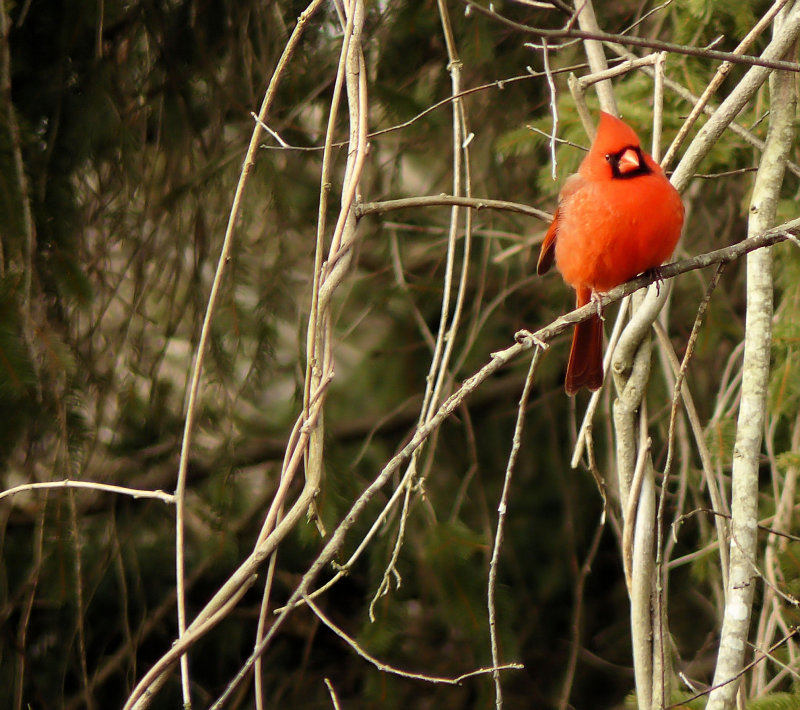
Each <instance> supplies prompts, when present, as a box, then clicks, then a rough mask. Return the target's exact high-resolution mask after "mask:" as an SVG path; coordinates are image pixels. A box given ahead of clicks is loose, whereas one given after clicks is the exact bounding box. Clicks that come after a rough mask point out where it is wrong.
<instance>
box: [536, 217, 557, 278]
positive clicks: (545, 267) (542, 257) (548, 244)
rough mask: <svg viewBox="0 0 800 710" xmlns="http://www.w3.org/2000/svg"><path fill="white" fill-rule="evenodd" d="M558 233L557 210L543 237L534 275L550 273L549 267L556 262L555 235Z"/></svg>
mask: <svg viewBox="0 0 800 710" xmlns="http://www.w3.org/2000/svg"><path fill="white" fill-rule="evenodd" d="M557 233H558V210H556V213H555V214H554V215H553V221H552V222H551V223H550V227H548V229H547V234H545V235H544V241H543V242H542V248H541V249H540V250H539V261H538V262H537V263H536V273H537V274H539V276H541V275H542V274H546V273H547V272H548V271H550V267H551V266H552V265H553V262H554V261H555V260H556V235H557Z"/></svg>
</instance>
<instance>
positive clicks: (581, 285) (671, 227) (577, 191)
mask: <svg viewBox="0 0 800 710" xmlns="http://www.w3.org/2000/svg"><path fill="white" fill-rule="evenodd" d="M682 227H683V203H682V202H681V198H680V195H679V194H678V191H677V190H676V189H675V188H674V187H673V186H672V184H671V183H670V182H669V180H667V178H666V176H665V175H664V172H663V171H662V170H661V167H660V166H659V165H658V163H656V162H655V161H654V160H653V158H652V157H651V156H650V155H648V154H647V153H646V152H644V151H643V150H642V148H641V145H640V143H639V138H638V137H637V136H636V133H635V132H634V130H633V129H632V128H631V127H630V126H628V125H627V124H626V123H624V122H623V121H621V120H620V119H618V118H616V117H614V116H612V115H611V114H609V113H601V114H600V124H599V126H598V128H597V135H596V136H595V139H594V141H593V143H592V147H591V148H590V149H589V153H588V154H587V155H586V157H585V158H584V159H583V162H582V163H581V165H580V168H579V169H578V172H577V173H576V174H575V175H571V176H570V177H569V178H567V181H566V182H565V183H564V187H563V188H562V190H561V193H560V194H559V196H558V207H557V209H556V212H555V215H553V222H552V223H551V224H550V227H549V228H548V230H547V234H545V237H544V242H543V243H542V248H541V251H540V252H539V262H538V264H537V267H536V270H537V272H538V273H539V274H544V273H545V272H547V271H548V270H549V269H550V267H551V266H552V265H553V262H555V264H556V268H558V270H559V271H560V272H561V276H562V277H563V278H564V281H565V282H566V283H568V284H569V285H570V286H572V288H574V289H575V292H576V296H577V307H580V306H584V305H586V304H587V303H589V302H590V301H592V300H596V299H598V298H599V296H598V295H597V294H599V293H602V292H605V291H609V290H611V289H612V288H614V287H615V286H619V285H620V284H622V283H625V282H626V281H628V280H630V279H632V278H633V277H634V276H636V275H638V274H641V273H642V272H645V271H649V270H652V269H657V268H658V267H659V266H661V265H662V264H663V263H664V262H665V261H666V260H667V259H668V258H669V257H670V256H671V254H672V252H673V250H674V249H675V245H676V244H677V243H678V239H679V238H680V236H681V228H682ZM602 384H603V323H602V318H601V315H600V313H599V309H598V313H596V314H594V315H593V316H592V317H591V318H589V319H588V320H585V321H582V322H580V323H578V324H576V326H575V332H574V334H573V337H572V348H571V349H570V353H569V362H568V363H567V375H566V379H565V382H564V388H565V389H566V391H567V394H570V395H571V394H575V393H576V392H578V391H579V390H580V389H581V388H582V387H587V388H589V389H590V390H596V389H598V388H599V387H600V386H601V385H602Z"/></svg>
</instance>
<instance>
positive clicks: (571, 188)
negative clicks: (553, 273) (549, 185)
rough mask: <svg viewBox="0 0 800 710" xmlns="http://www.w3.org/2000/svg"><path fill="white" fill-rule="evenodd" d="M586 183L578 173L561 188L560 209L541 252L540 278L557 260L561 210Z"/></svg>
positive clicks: (537, 270) (554, 216)
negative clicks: (557, 238) (567, 200)
mask: <svg viewBox="0 0 800 710" xmlns="http://www.w3.org/2000/svg"><path fill="white" fill-rule="evenodd" d="M585 183H586V180H585V179H584V178H583V177H582V176H581V175H578V174H577V173H576V174H575V175H570V176H569V177H568V178H567V180H566V182H565V183H564V187H562V188H561V193H560V194H559V196H558V207H557V208H556V212H555V214H554V215H553V221H552V222H551V223H550V227H548V229H547V234H545V235H544V241H543V242H542V248H541V249H540V251H539V261H538V263H537V264H536V273H537V274H539V276H541V275H542V274H545V273H547V272H548V271H549V270H550V267H551V266H553V262H554V261H555V259H556V237H558V216H559V213H560V212H561V208H562V207H563V205H564V201H565V200H566V199H567V198H568V197H570V196H571V195H573V194H574V193H575V192H577V191H578V190H580V189H581V187H583V185H584V184H585Z"/></svg>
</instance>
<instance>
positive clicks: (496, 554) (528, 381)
mask: <svg viewBox="0 0 800 710" xmlns="http://www.w3.org/2000/svg"><path fill="white" fill-rule="evenodd" d="M541 353H542V349H541V348H538V347H537V348H536V349H535V350H534V352H533V357H532V358H531V364H530V367H529V368H528V376H527V377H526V378H525V385H524V387H523V388H522V396H521V397H520V398H519V407H517V421H516V424H515V426H514V438H513V441H512V444H511V452H510V453H509V455H508V463H507V465H506V473H505V477H504V478H503V492H502V494H501V495H500V503H499V505H498V506H497V530H496V532H495V538H494V545H493V546H492V558H491V561H490V562H489V584H488V589H487V609H488V613H489V639H490V642H491V646H492V664H493V665H494V666H495V668H499V666H500V643H499V641H498V638H497V607H496V604H495V596H496V591H497V568H498V564H499V559H500V551H501V550H502V547H503V535H504V532H505V522H506V511H507V510H508V498H509V494H510V492H511V477H512V476H513V474H514V467H515V466H516V463H517V454H518V453H519V449H520V447H521V446H522V429H523V427H524V425H525V411H526V409H527V406H528V397H529V396H530V392H531V387H532V385H533V376H534V374H535V372H536V366H537V365H538V363H539V356H540V355H541ZM493 678H494V689H495V707H496V708H497V710H502V708H503V689H502V686H501V684H500V673H499V671H495V672H494V673H493Z"/></svg>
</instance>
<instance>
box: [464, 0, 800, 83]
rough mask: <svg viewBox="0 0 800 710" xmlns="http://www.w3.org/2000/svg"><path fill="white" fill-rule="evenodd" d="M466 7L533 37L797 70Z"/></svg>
mask: <svg viewBox="0 0 800 710" xmlns="http://www.w3.org/2000/svg"><path fill="white" fill-rule="evenodd" d="M463 1H464V3H465V4H466V5H467V9H472V10H475V11H476V12H478V13H480V14H481V15H485V16H486V17H491V18H492V19H494V20H497V21H498V22H501V23H503V24H504V25H507V26H508V27H513V28H514V29H516V30H519V31H520V32H525V33H526V34H532V35H536V36H537V37H547V38H549V39H589V40H597V41H599V42H616V43H617V44H626V45H630V46H632V47H646V48H648V49H655V50H658V51H662V52H672V53H673V54H685V55H686V56H689V57H702V58H704V59H714V60H719V61H725V62H731V64H747V65H748V66H753V65H755V66H760V67H767V68H768V69H783V70H785V71H790V72H800V64H797V63H796V62H784V61H780V60H771V59H761V58H760V57H753V56H751V55H747V54H734V53H733V52H720V51H718V50H716V49H704V48H702V47H688V46H686V45H683V44H673V43H672V42H662V41H661V40H657V39H647V38H645V37H632V36H631V37H628V36H625V35H620V34H611V33H609V32H586V31H584V30H576V29H573V28H571V27H566V28H564V29H561V30H546V29H543V28H540V27H531V26H530V25H525V24H523V23H521V22H514V20H509V19H508V18H507V17H503V16H502V15H499V14H497V13H496V12H495V11H494V10H491V9H489V8H485V7H483V6H482V5H479V4H478V3H477V2H475V0H463Z"/></svg>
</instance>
